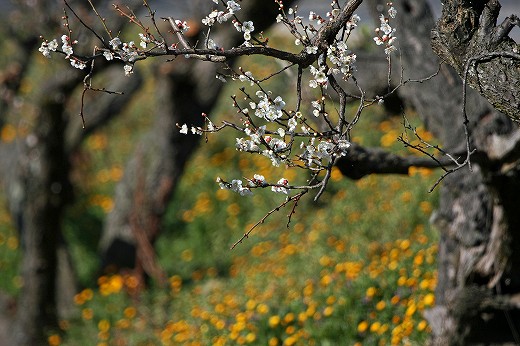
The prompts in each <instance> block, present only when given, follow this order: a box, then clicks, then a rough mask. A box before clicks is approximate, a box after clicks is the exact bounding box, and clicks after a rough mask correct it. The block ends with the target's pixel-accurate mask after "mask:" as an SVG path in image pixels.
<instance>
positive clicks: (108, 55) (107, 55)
mask: <svg viewBox="0 0 520 346" xmlns="http://www.w3.org/2000/svg"><path fill="white" fill-rule="evenodd" d="M103 56H104V57H105V59H107V61H110V60H113V59H114V54H112V52H110V51H108V50H105V51H103Z"/></svg>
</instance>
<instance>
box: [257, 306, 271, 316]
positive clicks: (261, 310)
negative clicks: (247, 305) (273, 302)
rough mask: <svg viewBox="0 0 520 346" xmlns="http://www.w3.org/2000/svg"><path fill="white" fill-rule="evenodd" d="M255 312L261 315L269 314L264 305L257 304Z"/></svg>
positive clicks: (267, 308) (267, 307)
mask: <svg viewBox="0 0 520 346" xmlns="http://www.w3.org/2000/svg"><path fill="white" fill-rule="evenodd" d="M256 311H257V312H258V313H259V314H261V315H265V314H266V313H268V312H269V306H267V305H265V304H258V306H257V307H256Z"/></svg>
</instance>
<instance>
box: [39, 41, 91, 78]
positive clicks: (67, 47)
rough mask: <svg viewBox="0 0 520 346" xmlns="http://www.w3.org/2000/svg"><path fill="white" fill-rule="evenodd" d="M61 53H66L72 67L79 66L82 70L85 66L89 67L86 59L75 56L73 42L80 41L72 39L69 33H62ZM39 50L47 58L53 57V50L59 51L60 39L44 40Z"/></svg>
mask: <svg viewBox="0 0 520 346" xmlns="http://www.w3.org/2000/svg"><path fill="white" fill-rule="evenodd" d="M61 42H62V46H61V53H63V54H65V59H68V60H69V61H70V64H71V66H72V67H75V68H78V69H80V70H83V69H84V68H85V67H87V64H85V62H84V61H82V60H80V59H78V58H76V57H75V56H73V54H74V49H73V48H72V45H73V44H77V43H78V41H77V40H74V41H72V42H71V41H70V37H69V36H68V35H62V36H61ZM38 51H39V52H40V53H42V54H43V56H44V57H46V58H49V59H50V58H51V52H56V51H58V40H56V39H53V40H51V41H46V40H44V41H43V42H42V44H41V46H40V48H38Z"/></svg>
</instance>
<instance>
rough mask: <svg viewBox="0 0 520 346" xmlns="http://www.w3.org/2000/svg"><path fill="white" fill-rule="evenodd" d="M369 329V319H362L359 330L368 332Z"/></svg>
mask: <svg viewBox="0 0 520 346" xmlns="http://www.w3.org/2000/svg"><path fill="white" fill-rule="evenodd" d="M367 329H368V322H367V321H361V322H360V323H359V324H358V326H357V330H358V332H360V333H364V332H366V330H367Z"/></svg>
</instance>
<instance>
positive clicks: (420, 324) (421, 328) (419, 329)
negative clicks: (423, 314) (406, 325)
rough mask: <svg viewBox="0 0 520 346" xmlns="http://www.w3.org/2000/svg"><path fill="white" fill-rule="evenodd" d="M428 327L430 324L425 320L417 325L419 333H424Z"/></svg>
mask: <svg viewBox="0 0 520 346" xmlns="http://www.w3.org/2000/svg"><path fill="white" fill-rule="evenodd" d="M427 326H428V323H427V322H426V321H425V320H422V321H421V322H419V324H418V325H417V330H418V331H423V330H425V329H426V327H427Z"/></svg>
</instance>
